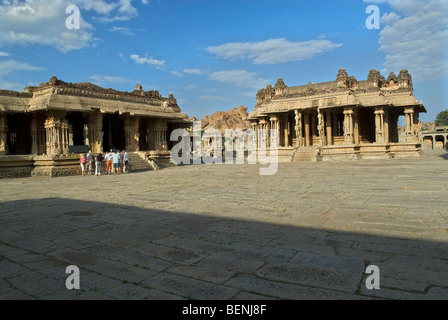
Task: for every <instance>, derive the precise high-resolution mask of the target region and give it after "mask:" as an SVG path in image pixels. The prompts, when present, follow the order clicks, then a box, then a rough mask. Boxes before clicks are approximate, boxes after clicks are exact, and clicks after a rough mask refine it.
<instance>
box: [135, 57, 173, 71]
mask: <svg viewBox="0 0 448 320" xmlns="http://www.w3.org/2000/svg"><path fill="white" fill-rule="evenodd" d="M130 58H131V59H132V60H134V62H135V63H137V64H149V65H152V66H155V67H156V68H159V69H161V68H163V67H164V66H165V63H166V61H165V60H157V59H154V58H152V57H140V56H139V55H138V54H131V56H130Z"/></svg>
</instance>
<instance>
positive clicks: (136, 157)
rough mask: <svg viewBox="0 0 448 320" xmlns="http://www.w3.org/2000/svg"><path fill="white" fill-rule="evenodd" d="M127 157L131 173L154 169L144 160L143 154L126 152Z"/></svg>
mask: <svg viewBox="0 0 448 320" xmlns="http://www.w3.org/2000/svg"><path fill="white" fill-rule="evenodd" d="M128 155H129V163H130V165H131V170H132V171H147V170H154V168H153V167H152V166H151V165H150V164H149V163H148V162H146V161H145V160H144V158H143V157H144V154H143V153H142V152H128Z"/></svg>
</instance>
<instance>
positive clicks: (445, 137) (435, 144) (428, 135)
mask: <svg viewBox="0 0 448 320" xmlns="http://www.w3.org/2000/svg"><path fill="white" fill-rule="evenodd" d="M419 141H420V142H421V143H422V145H423V148H424V149H430V150H448V126H440V127H435V130H431V131H422V132H420V134H419Z"/></svg>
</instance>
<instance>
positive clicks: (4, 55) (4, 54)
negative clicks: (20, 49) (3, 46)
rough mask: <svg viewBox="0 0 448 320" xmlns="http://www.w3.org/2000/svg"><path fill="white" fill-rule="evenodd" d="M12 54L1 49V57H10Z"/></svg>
mask: <svg viewBox="0 0 448 320" xmlns="http://www.w3.org/2000/svg"><path fill="white" fill-rule="evenodd" d="M9 56H10V54H9V53H8V52H3V51H0V57H9Z"/></svg>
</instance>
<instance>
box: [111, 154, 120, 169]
mask: <svg viewBox="0 0 448 320" xmlns="http://www.w3.org/2000/svg"><path fill="white" fill-rule="evenodd" d="M112 168H113V172H114V174H120V171H119V168H120V154H119V153H118V152H116V151H115V153H114V154H113V155H112Z"/></svg>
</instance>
